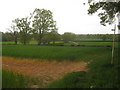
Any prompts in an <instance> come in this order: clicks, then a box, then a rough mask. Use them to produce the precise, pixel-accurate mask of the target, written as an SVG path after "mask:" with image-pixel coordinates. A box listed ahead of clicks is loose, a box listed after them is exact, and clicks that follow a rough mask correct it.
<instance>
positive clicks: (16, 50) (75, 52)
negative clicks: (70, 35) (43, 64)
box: [2, 45, 111, 61]
mask: <svg viewBox="0 0 120 90" xmlns="http://www.w3.org/2000/svg"><path fill="white" fill-rule="evenodd" d="M2 51H3V52H2V55H3V56H12V57H19V58H40V59H47V60H73V61H75V60H76V61H89V60H91V59H94V58H96V57H99V56H100V55H105V54H106V53H111V47H63V46H37V45H36V46H29V45H25V46H24V45H17V46H16V45H3V47H2Z"/></svg>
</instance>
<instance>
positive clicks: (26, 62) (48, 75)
mask: <svg viewBox="0 0 120 90" xmlns="http://www.w3.org/2000/svg"><path fill="white" fill-rule="evenodd" d="M86 65H87V63H85V62H75V61H60V62H58V61H55V60H54V61H47V60H36V59H20V58H12V57H2V67H3V68H5V69H9V70H12V71H14V72H20V73H22V74H25V75H30V76H33V77H39V78H40V79H41V80H43V81H44V83H49V82H50V81H52V80H56V79H58V78H61V77H62V76H63V75H65V74H66V73H70V72H77V71H86V70H87V68H86Z"/></svg>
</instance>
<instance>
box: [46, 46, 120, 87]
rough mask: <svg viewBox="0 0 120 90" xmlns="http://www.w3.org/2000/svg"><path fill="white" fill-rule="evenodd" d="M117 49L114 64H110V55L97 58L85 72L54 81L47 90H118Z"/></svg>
mask: <svg viewBox="0 0 120 90" xmlns="http://www.w3.org/2000/svg"><path fill="white" fill-rule="evenodd" d="M117 51H118V50H117V48H116V49H115V52H116V53H115V56H114V63H113V64H111V54H109V53H107V54H106V55H105V56H101V57H98V58H96V59H94V60H92V61H91V62H90V64H89V65H88V68H89V71H87V72H84V71H82V72H73V73H69V74H67V75H65V76H64V77H63V78H62V79H60V80H56V81H54V82H53V83H51V84H50V85H48V86H47V87H49V88H120V81H119V71H118V70H119V68H120V63H118V61H119V60H118V57H119V56H118V54H117Z"/></svg>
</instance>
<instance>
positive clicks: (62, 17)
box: [0, 0, 114, 34]
mask: <svg viewBox="0 0 120 90" xmlns="http://www.w3.org/2000/svg"><path fill="white" fill-rule="evenodd" d="M84 2H87V0H1V1H0V12H1V13H0V31H2V32H5V31H7V28H10V26H11V24H12V20H14V19H16V18H23V17H26V16H29V15H30V13H32V12H33V11H34V9H35V8H40V9H43V8H44V9H48V10H50V11H52V12H53V17H54V20H55V21H56V22H57V27H58V32H59V33H60V34H63V33H64V32H73V33H76V34H109V33H113V31H111V29H112V28H114V25H111V26H109V25H108V26H107V27H105V26H102V25H100V23H99V22H100V19H99V17H98V16H97V14H95V15H92V16H90V15H88V14H87V9H88V5H83V3H84Z"/></svg>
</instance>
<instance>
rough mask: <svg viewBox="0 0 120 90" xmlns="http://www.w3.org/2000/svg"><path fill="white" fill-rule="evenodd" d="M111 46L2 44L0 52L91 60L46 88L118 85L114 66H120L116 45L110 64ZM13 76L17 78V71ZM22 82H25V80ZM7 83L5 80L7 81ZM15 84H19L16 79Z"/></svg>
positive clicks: (61, 58) (29, 56)
mask: <svg viewBox="0 0 120 90" xmlns="http://www.w3.org/2000/svg"><path fill="white" fill-rule="evenodd" d="M111 50H112V49H111V47H70V46H69V47H67V46H38V45H3V47H2V51H3V53H2V54H3V56H12V57H16V58H18V57H19V58H39V59H47V60H58V61H61V60H72V61H90V63H89V64H88V68H89V71H86V72H85V71H82V72H72V73H69V74H67V75H65V76H64V77H63V78H61V79H59V80H57V81H54V82H53V83H51V84H50V85H48V86H46V87H47V88H48V87H49V88H116V87H117V88H118V87H119V81H118V71H117V70H118V68H119V67H120V65H119V63H118V61H117V60H118V54H117V52H118V48H115V52H116V53H115V57H114V64H111ZM3 72H4V71H3ZM4 74H5V75H6V76H7V75H8V76H7V79H6V80H5V82H7V80H10V79H11V77H9V74H8V73H4ZM4 77H5V76H4ZM20 77H21V76H20ZM9 78H10V79H9ZM15 78H19V75H18V77H15ZM23 78H24V77H22V78H21V79H20V80H23ZM18 81H19V80H18ZM14 82H16V81H14ZM22 82H23V83H24V81H22ZM9 83H10V82H9ZM9 83H7V84H8V85H9ZM4 85H5V84H4ZM17 85H19V83H18V84H17ZM11 86H12V85H11ZM26 86H27V84H26ZM13 87H14V86H13ZM22 87H23V86H22Z"/></svg>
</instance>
